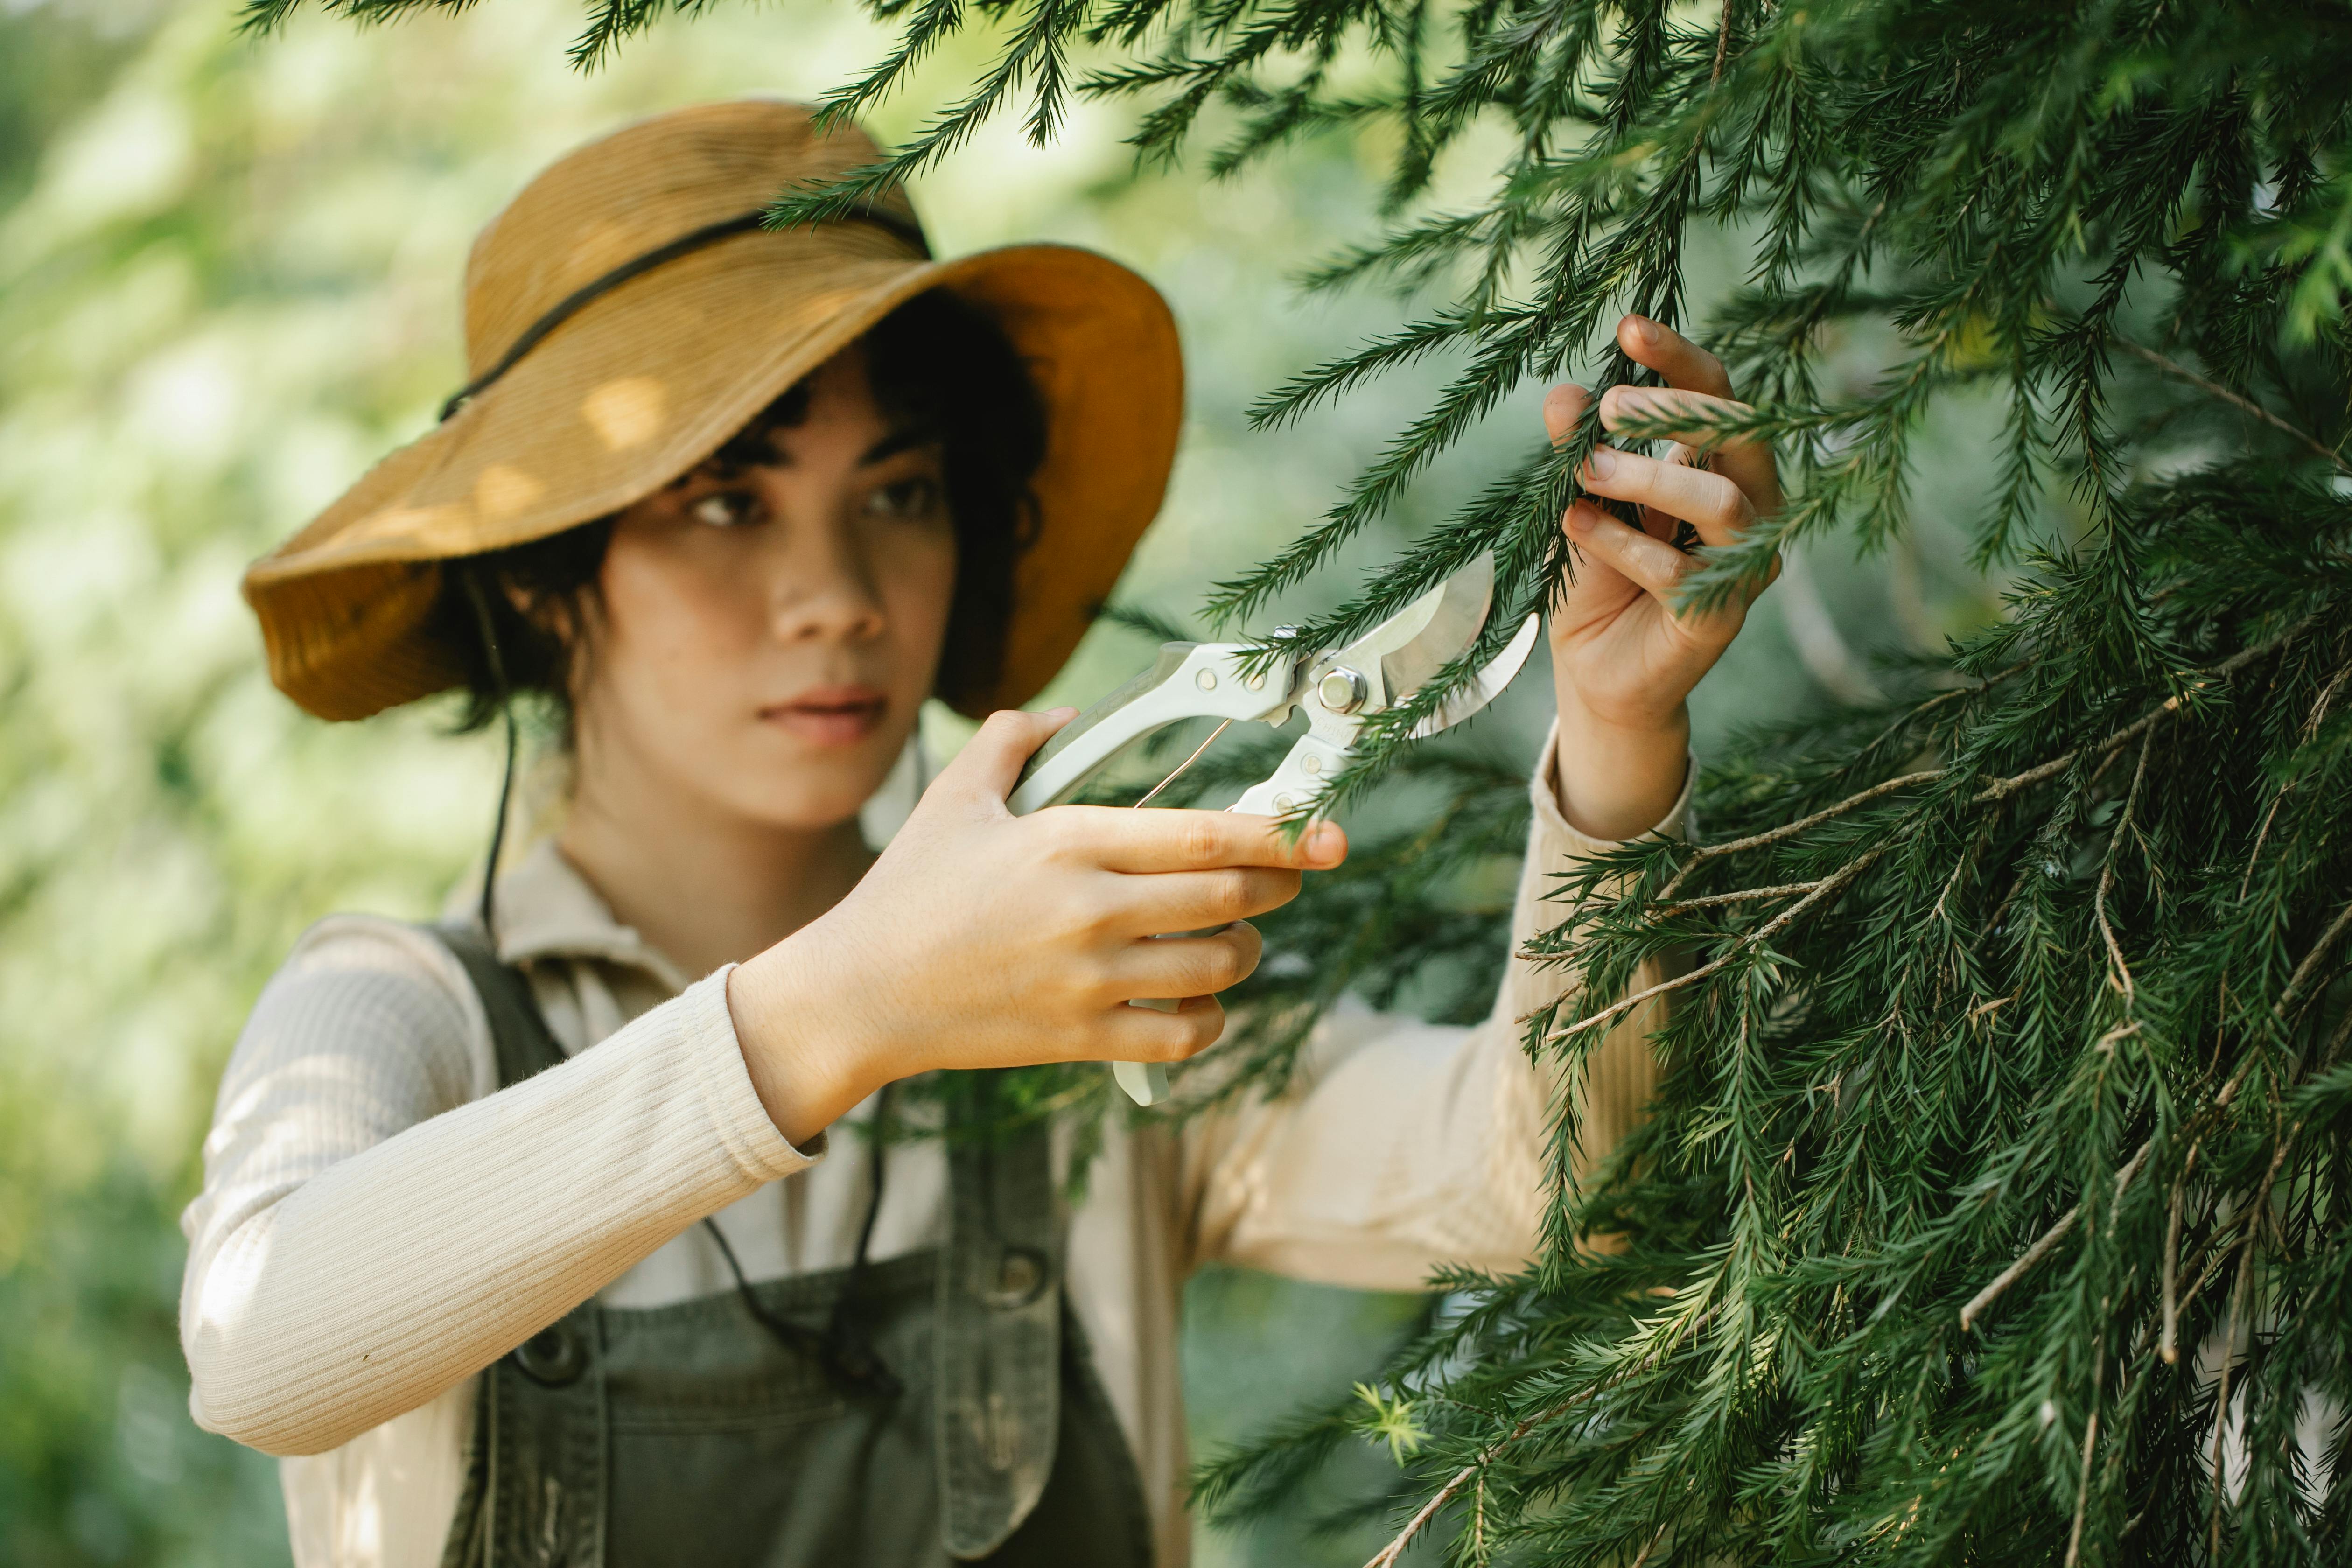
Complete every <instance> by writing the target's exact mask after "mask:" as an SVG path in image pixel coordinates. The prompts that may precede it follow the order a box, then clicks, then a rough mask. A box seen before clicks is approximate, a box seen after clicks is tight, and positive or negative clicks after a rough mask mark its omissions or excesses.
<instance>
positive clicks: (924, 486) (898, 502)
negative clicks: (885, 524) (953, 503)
mask: <svg viewBox="0 0 2352 1568" xmlns="http://www.w3.org/2000/svg"><path fill="white" fill-rule="evenodd" d="M939 508H940V484H939V481H938V480H937V479H928V478H925V479H900V480H899V481H898V483H897V484H894V485H884V486H883V487H882V488H881V489H877V490H876V491H874V492H873V493H872V494H870V495H868V496H867V497H866V510H867V511H870V512H872V513H874V514H875V515H876V516H877V517H899V518H915V517H929V516H930V515H931V513H933V512H935V511H937V510H939Z"/></svg>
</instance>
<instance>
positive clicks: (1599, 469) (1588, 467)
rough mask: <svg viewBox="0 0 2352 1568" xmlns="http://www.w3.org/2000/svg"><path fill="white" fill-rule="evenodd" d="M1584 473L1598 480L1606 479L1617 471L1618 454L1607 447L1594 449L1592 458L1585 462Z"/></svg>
mask: <svg viewBox="0 0 2352 1568" xmlns="http://www.w3.org/2000/svg"><path fill="white" fill-rule="evenodd" d="M1584 471H1585V472H1586V473H1588V474H1591V476H1592V477H1593V478H1594V479H1607V478H1608V477H1609V476H1610V475H1612V474H1613V473H1615V472H1616V471H1617V454H1616V453H1614V452H1612V451H1611V450H1610V449H1609V448H1608V447H1593V448H1592V456H1591V457H1590V458H1586V459H1585V460H1584Z"/></svg>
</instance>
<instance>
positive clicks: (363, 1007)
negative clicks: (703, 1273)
mask: <svg viewBox="0 0 2352 1568" xmlns="http://www.w3.org/2000/svg"><path fill="white" fill-rule="evenodd" d="M726 984H727V972H726V971H724V970H722V971H720V972H719V973H716V974H714V975H712V976H710V977H709V979H706V980H704V981H702V982H700V983H699V984H696V985H694V986H692V987H690V988H688V990H687V991H686V992H685V993H684V994H680V995H679V996H677V998H675V999H674V1000H672V1001H669V1002H667V1003H664V1004H663V1005H659V1006H657V1007H655V1008H653V1009H652V1010H650V1011H649V1012H646V1013H645V1014H644V1015H643V1016H640V1017H638V1018H637V1019H635V1021H634V1022H632V1023H630V1024H628V1025H627V1026H625V1027H623V1028H621V1029H620V1030H619V1031H618V1032H617V1033H615V1034H614V1035H613V1036H611V1037H609V1038H607V1039H605V1040H604V1041H603V1042H602V1043H601V1044H599V1045H596V1046H594V1047H592V1048H591V1049H588V1050H586V1051H583V1052H582V1053H581V1054H580V1055H578V1056H577V1057H574V1058H572V1059H571V1060H570V1061H568V1062H566V1063H565V1064H564V1065H563V1066H562V1067H560V1068H552V1069H551V1070H549V1071H547V1072H545V1073H542V1074H541V1075H540V1076H539V1077H537V1078H535V1079H530V1081H529V1082H527V1083H524V1084H520V1085H518V1086H517V1087H515V1088H513V1089H505V1090H501V1091H499V1092H496V1093H490V1092H488V1089H489V1088H490V1085H489V1084H488V1082H485V1081H484V1080H485V1079H486V1078H487V1077H488V1061H487V1050H486V1044H487V1037H486V1036H485V1035H484V1033H483V1029H482V1026H481V1023H480V1013H479V1007H478V1003H476V1002H475V1000H474V998H473V995H472V993H471V991H470V989H469V988H468V987H467V984H466V982H465V979H464V975H463V972H462V971H460V970H458V969H457V965H456V963H455V962H454V960H451V959H449V958H448V956H447V955H446V953H444V952H441V951H440V950H439V948H438V946H437V944H436V943H434V942H431V941H430V939H428V938H425V937H423V936H421V935H420V934H418V933H416V932H415V931H408V930H406V929H405V928H403V927H400V926H397V925H394V924H393V923H391V922H387V921H366V920H357V919H352V918H344V919H341V920H338V921H330V922H327V923H325V924H324V925H322V926H320V927H319V928H317V929H316V930H315V931H313V932H312V933H311V934H310V936H309V937H307V938H306V939H305V940H304V942H303V943H302V944H301V945H300V946H299V947H298V948H297V950H296V952H295V954H294V955H293V957H291V958H290V959H289V962H288V963H287V965H286V967H285V969H284V970H282V971H281V972H280V973H279V974H278V976H277V977H276V978H275V979H273V980H272V982H271V983H270V984H269V985H268V988H267V989H266V990H265V991H264V992H263V994H262V996H261V999H260V1001H259V1002H258V1003H257V1005H256V1006H255V1008H254V1012H253V1016H252V1017H251V1019H250V1020H249V1022H248V1023H247V1026H246V1030H245V1033H244V1034H243V1036H242V1037H240V1038H239V1040H238V1043H237V1047H236V1052H235V1054H234V1056H233V1057H232V1058H231V1060H230V1063H229V1067H228V1070H227V1073H226V1077H225V1078H224V1079H223V1081H222V1085H221V1095H220V1104H219V1107H218V1109H217V1110H216V1113H215V1121H214V1126H213V1131H212V1134H211V1136H210V1137H209V1138H208V1139H207V1140H206V1142H205V1189H204V1192H203V1194H202V1195H201V1196H200V1197H199V1198H198V1199H197V1201H196V1202H195V1203H194V1205H191V1207H190V1208H189V1210H188V1213H187V1215H186V1218H185V1220H184V1226H185V1228H186V1230H187V1233H188V1238H189V1243H190V1256H189V1261H188V1273H187V1279H186V1281H185V1285H184V1289H183V1291H182V1296H181V1308H180V1312H181V1320H180V1334H181V1342H182V1345H183V1347H184V1350H185V1352H186V1354H187V1358H188V1365H189V1368H190V1370H191V1372H192V1373H193V1374H194V1392H193V1394H192V1395H191V1401H190V1403H191V1406H192V1409H193V1412H194V1416H195V1418H196V1420H197V1422H198V1423H199V1424H200V1425H202V1426H205V1427H208V1428H210V1429H211V1430H214V1431H216V1432H222V1433H226V1435H228V1436H231V1437H234V1438H236V1440H238V1441H239V1442H242V1443H247V1444H249V1445H251V1446H252V1447H257V1448H261V1449H264V1450H266V1451H268V1452H270V1453H276V1454H310V1453H317V1452H320V1451H322V1450H324V1449H328V1448H331V1447H336V1446H337V1445H340V1444H342V1443H344V1442H347V1441H349V1440H350V1439H351V1438H352V1437H354V1436H357V1435H358V1434H360V1433H362V1432H364V1431H366V1430H368V1429H369V1428H370V1427H372V1426H376V1425H377V1424H378V1423H380V1422H383V1421H385V1420H387V1419H389V1418H391V1417H392V1416H394V1415H400V1414H402V1413H404V1412H406V1411H409V1410H413V1409H415V1408H416V1407H417V1406H419V1405H423V1404H425V1402H427V1401H428V1400H431V1399H432V1398H434V1397H435V1396H436V1394H440V1393H441V1392H443V1391H444V1390H446V1389H447V1388H449V1387H451V1386H453V1385H454V1384H457V1383H458V1382H460V1381H461V1380H463V1379H464V1378H466V1377H467V1376H468V1375H469V1374H471V1373H474V1372H477V1371H478V1370H479V1369H480V1368H482V1367H484V1366H486V1365H488V1363H490V1362H492V1361H494V1360H496V1359H497V1358H498V1357H499V1356H500V1355H502V1354H504V1353H505V1352H507V1351H509V1350H510V1349H512V1348H513V1347H514V1346H515V1345H517V1344H520V1342H522V1341H524V1340H525V1339H528V1338H529V1337H530V1335H531V1334H533V1333H535V1332H537V1331H539V1330H540V1329H541V1328H543V1327H544V1326H546V1325H547V1324H548V1323H550V1322H552V1321H554V1320H555V1319H557V1318H559V1317H561V1316H562V1315H563V1314H564V1313H565V1312H566V1311H569V1310H571V1309H572V1307H574V1306H576V1305H577V1304H579V1303H580V1302H581V1301H583V1300H586V1299H587V1298H588V1297H590V1296H592V1295H593V1294H594V1293H595V1292H596V1291H597V1290H599V1289H602V1288H603V1287H604V1286H605V1285H606V1284H607V1283H609V1282H610V1281H612V1280H613V1279H616V1278H617V1277H619V1276H620V1275H621V1274H622V1273H624V1272H625V1271H626V1270H627V1269H628V1268H631V1267H632V1266H633V1265H635V1263H636V1262H637V1261H638V1260H639V1259H640V1258H644V1257H646V1255H647V1254H648V1253H650V1252H652V1251H653V1250H654V1249H655V1248H656V1247H659V1246H660V1245H661V1244H662V1243H663V1242H665V1241H667V1240H668V1239H669V1238H670V1237H673V1236H675V1235H677V1233H678V1232H679V1231H680V1230H682V1229H684V1228H685V1227H686V1226H689V1225H691V1224H693V1223H694V1222H695V1221H696V1220H698V1219H699V1218H700V1217H701V1216H703V1215H707V1214H709V1213H711V1212H713V1211H714V1210H717V1209H719V1208H721V1207H723V1206H725V1205H728V1204H730V1203H733V1202H735V1201H736V1200H737V1199H739V1198H741V1197H743V1196H744V1195H745V1194H749V1193H751V1192H752V1191H753V1190H755V1189H756V1188H758V1187H760V1186H761V1185H763V1184H766V1183H768V1182H772V1181H774V1180H775V1179H777V1178H778V1177H781V1176H785V1175H790V1174H792V1173H794V1172H796V1171H799V1170H802V1169H804V1168H806V1167H807V1166H808V1165H809V1164H810V1163H812V1160H811V1157H809V1156H807V1155H803V1153H802V1152H799V1151H797V1150H795V1149H794V1148H793V1146H792V1145H791V1144H790V1143H788V1142H785V1140H784V1139H783V1138H782V1135H781V1134H779V1133H778V1132H777V1131H776V1129H775V1126H774V1124H773V1123H772V1122H771V1121H769V1120H768V1117H767V1114H766V1112H765V1111H764V1110H762V1109H761V1105H760V1101H759V1098H758V1096H757V1094H756V1093H755V1092H754V1091H753V1089H752V1088H751V1079H750V1075H749V1074H748V1073H747V1072H746V1070H745V1068H744V1066H743V1061H742V1057H741V1053H740V1048H739V1047H738V1045H737V1043H736V1039H735V1031H734V1026H733V1023H732V1021H731V1019H730V1016H729V1015H728V1011H727V992H726Z"/></svg>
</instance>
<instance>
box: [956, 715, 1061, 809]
mask: <svg viewBox="0 0 2352 1568" xmlns="http://www.w3.org/2000/svg"><path fill="white" fill-rule="evenodd" d="M1077 716H1078V710H1076V709H1075V708H1049V709H1047V710H1045V712H1043V713H1024V712H1023V711H1021V710H1019V709H1017V708H1001V709H999V710H996V711H995V712H993V713H991V714H990V715H989V716H988V722H986V723H984V724H982V726H981V727H980V733H978V734H977V735H974V736H973V737H972V738H971V740H969V741H967V742H964V748H963V750H962V751H961V752H957V753H956V759H955V761H953V762H951V763H949V764H948V765H947V766H946V767H944V768H942V769H940V776H939V780H938V782H937V783H936V784H933V785H932V786H931V787H932V788H934V789H948V790H952V791H953V792H954V793H955V794H957V795H964V796H966V797H968V798H971V799H974V800H980V799H986V800H989V801H992V802H994V803H995V804H996V805H1000V806H1001V805H1003V804H1004V797H1005V796H1006V795H1011V794H1012V793H1013V785H1014V784H1017V783H1019V782H1020V779H1021V769H1022V767H1023V765H1024V764H1025V763H1027V762H1028V761H1029V759H1030V757H1031V756H1032V755H1033V754H1034V753H1035V752H1036V750H1037V748H1038V747H1040V746H1042V745H1044V744H1045V742H1047V741H1048V740H1050V739H1052V737H1053V734H1054V731H1056V730H1059V729H1060V728H1061V727H1062V726H1063V725H1065V724H1066V723H1068V722H1069V721H1071V720H1073V719H1075V718H1076V717H1077Z"/></svg>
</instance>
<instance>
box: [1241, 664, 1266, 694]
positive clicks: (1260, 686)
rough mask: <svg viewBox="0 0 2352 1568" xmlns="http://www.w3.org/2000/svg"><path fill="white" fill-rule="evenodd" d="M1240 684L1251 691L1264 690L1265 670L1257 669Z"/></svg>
mask: <svg viewBox="0 0 2352 1568" xmlns="http://www.w3.org/2000/svg"><path fill="white" fill-rule="evenodd" d="M1242 684H1243V685H1244V686H1246V687H1248V688H1249V689H1251V690H1252V691H1264V690H1265V671H1264V670H1262V669H1261V670H1259V671H1258V672H1257V673H1256V674H1255V675H1253V676H1251V677H1250V678H1249V679H1247V680H1244V681H1243V682H1242Z"/></svg>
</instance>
